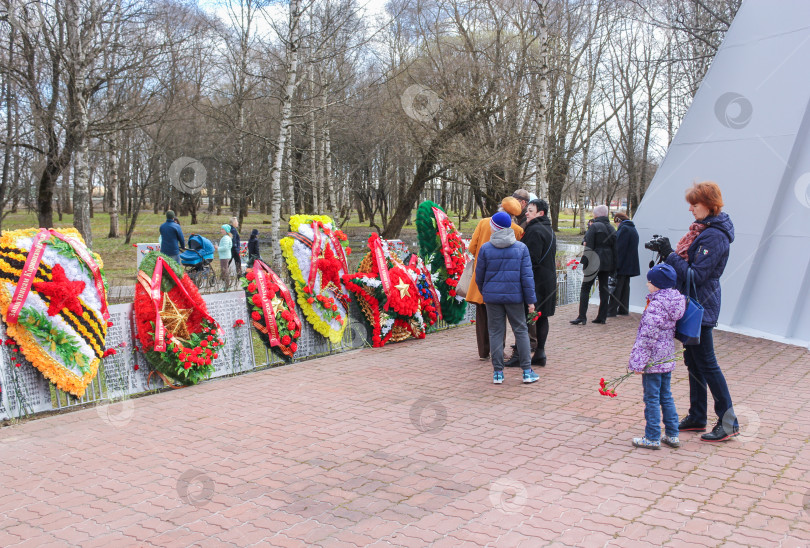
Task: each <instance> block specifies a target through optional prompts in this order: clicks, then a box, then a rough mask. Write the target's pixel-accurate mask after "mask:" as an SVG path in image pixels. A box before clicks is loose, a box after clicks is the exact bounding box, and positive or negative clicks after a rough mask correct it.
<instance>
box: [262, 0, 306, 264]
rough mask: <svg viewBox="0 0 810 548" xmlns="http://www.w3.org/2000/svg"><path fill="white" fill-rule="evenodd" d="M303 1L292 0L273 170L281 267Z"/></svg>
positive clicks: (273, 238) (274, 232)
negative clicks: (284, 171) (285, 171)
mask: <svg viewBox="0 0 810 548" xmlns="http://www.w3.org/2000/svg"><path fill="white" fill-rule="evenodd" d="M299 9H300V0H290V37H289V41H288V42H287V67H286V68H287V74H286V78H285V84H284V96H283V98H282V101H281V125H280V127H279V132H278V133H279V135H278V149H277V150H276V155H275V158H274V159H273V163H272V166H273V169H272V171H271V174H270V175H271V176H270V192H271V193H272V194H271V198H270V248H271V249H272V250H273V251H272V259H273V264H274V265H276V266H278V265H280V264H281V257H280V255H279V249H281V248H280V247H279V244H278V242H279V225H280V222H281V167H282V163H283V160H284V150H285V148H286V145H287V135H288V134H289V130H290V126H291V124H292V102H293V95H294V94H295V88H296V87H297V86H298V79H297V75H298V41H299V22H300V19H301V13H299Z"/></svg>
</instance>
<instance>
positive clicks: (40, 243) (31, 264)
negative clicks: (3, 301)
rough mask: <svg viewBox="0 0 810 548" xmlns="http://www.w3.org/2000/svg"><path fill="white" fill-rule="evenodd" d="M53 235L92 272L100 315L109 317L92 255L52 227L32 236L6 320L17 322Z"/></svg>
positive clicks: (105, 296) (97, 269) (75, 241)
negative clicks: (64, 243)
mask: <svg viewBox="0 0 810 548" xmlns="http://www.w3.org/2000/svg"><path fill="white" fill-rule="evenodd" d="M51 236H53V237H54V238H59V239H60V240H62V241H63V242H66V243H67V244H68V245H70V247H71V248H72V249H73V251H74V252H75V253H76V255H77V256H78V257H79V259H81V260H82V261H83V262H84V263H85V264H86V265H87V266H88V267H89V268H90V272H92V273H93V284H94V285H95V286H96V292H97V293H98V298H99V300H100V301H101V315H102V316H103V317H104V320H105V321H106V320H109V319H110V311H109V309H108V308H107V295H106V291H105V289H104V280H103V279H102V277H101V269H100V268H99V266H98V265H97V264H96V261H95V260H93V256H92V255H90V254H89V253H88V252H87V248H86V247H85V246H84V245H82V243H81V242H80V241H78V240H76V239H75V238H71V237H69V236H65V235H64V234H62V233H61V232H59V231H58V230H54V229H53V228H41V229H39V232H37V233H36V235H35V236H34V240H33V242H32V243H31V249H30V251H29V252H28V257H26V259H25V266H23V269H22V273H21V275H20V281H19V282H17V288H16V289H15V290H14V296H13V297H12V298H11V305H10V306H9V307H8V321H9V323H17V320H18V319H19V317H20V312H22V307H23V305H24V304H25V299H27V298H28V293H30V292H31V285H32V284H33V282H34V278H35V277H36V274H37V270H38V269H39V264H40V262H42V255H43V254H44V253H45V242H46V240H49V239H50V238H51Z"/></svg>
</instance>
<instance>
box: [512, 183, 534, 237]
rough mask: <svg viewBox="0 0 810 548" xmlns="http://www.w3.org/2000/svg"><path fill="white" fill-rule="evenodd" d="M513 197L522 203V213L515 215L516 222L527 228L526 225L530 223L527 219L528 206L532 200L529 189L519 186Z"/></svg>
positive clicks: (524, 228)
mask: <svg viewBox="0 0 810 548" xmlns="http://www.w3.org/2000/svg"><path fill="white" fill-rule="evenodd" d="M512 198H514V199H515V200H517V201H518V203H519V204H520V215H517V216H515V222H516V223H517V225H518V226H519V227H520V228H522V229H523V230H526V225H527V224H528V223H529V221H527V220H526V208H527V207H529V200H530V197H529V191H528V190H524V189H522V188H519V189H517V190H516V191H514V192H513V193H512Z"/></svg>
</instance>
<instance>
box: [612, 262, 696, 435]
mask: <svg viewBox="0 0 810 548" xmlns="http://www.w3.org/2000/svg"><path fill="white" fill-rule="evenodd" d="M676 279H677V277H676V274H675V269H674V268H672V267H671V266H669V265H668V264H659V265H656V266H654V267H653V268H652V269H650V271H649V272H647V288H648V289H649V290H650V294H649V295H648V296H647V306H646V308H645V309H644V314H642V316H641V324H640V325H639V326H638V335H636V342H635V344H634V345H633V350H632V352H630V364H629V365H628V366H627V369H628V371H632V372H634V373H639V374H643V375H642V384H643V386H644V418H645V419H647V427H646V429H645V431H644V437H643V438H634V439H633V445H634V446H636V447H644V448H647V449H660V448H661V442H664V443H665V444H667V445H669V446H670V447H679V446H680V440H679V439H678V412H677V410H676V409H675V400H673V399H672V392H671V390H670V379H671V376H672V370H673V369H675V323H676V322H677V321H678V320H679V319H681V317H682V316H683V314H684V312H685V311H686V299H685V298H684V296H683V295H681V294H680V292H678V290H677V289H675V281H676ZM662 411H663V418H664V426H665V428H666V433H665V435H664V436H663V437H662V436H661V414H662Z"/></svg>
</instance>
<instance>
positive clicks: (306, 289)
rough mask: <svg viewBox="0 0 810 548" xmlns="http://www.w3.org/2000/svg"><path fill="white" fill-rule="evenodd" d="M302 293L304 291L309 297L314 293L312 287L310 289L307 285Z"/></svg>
mask: <svg viewBox="0 0 810 548" xmlns="http://www.w3.org/2000/svg"><path fill="white" fill-rule="evenodd" d="M302 291H303V292H304V293H306V294H307V295H309V294H310V293H312V289H310V287H309V286H308V285H305V286H304V288H303V290H302Z"/></svg>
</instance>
